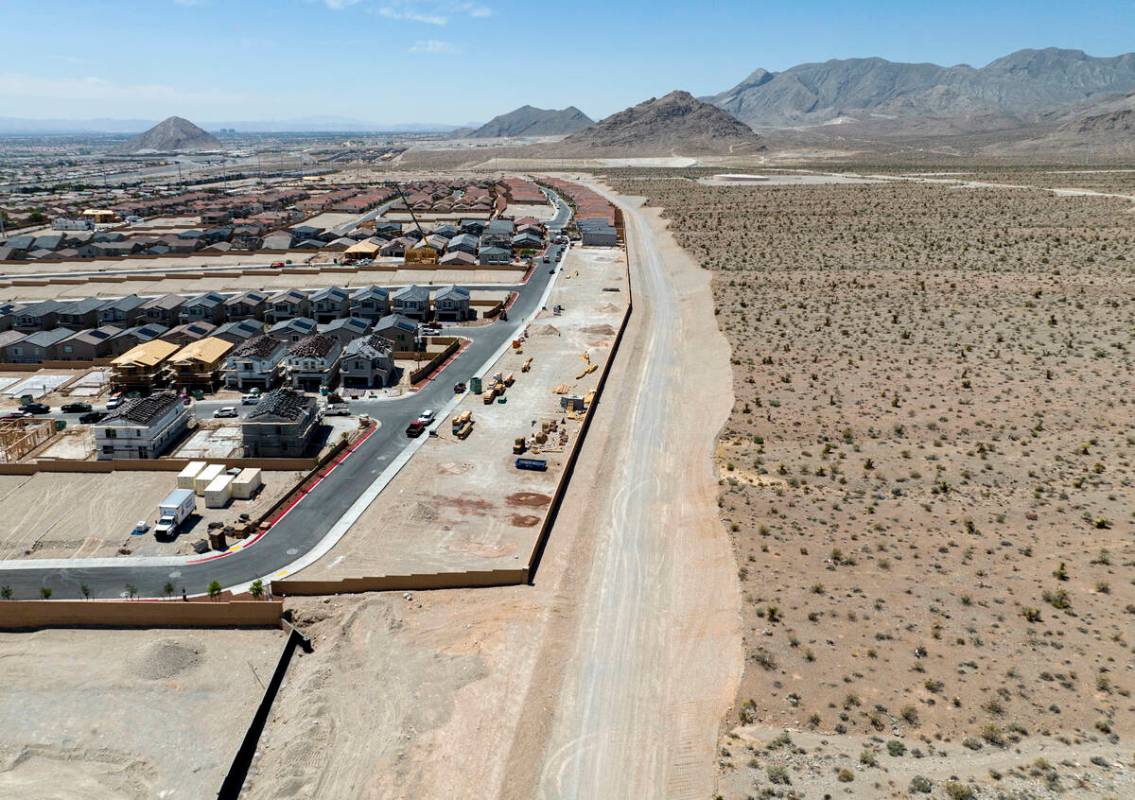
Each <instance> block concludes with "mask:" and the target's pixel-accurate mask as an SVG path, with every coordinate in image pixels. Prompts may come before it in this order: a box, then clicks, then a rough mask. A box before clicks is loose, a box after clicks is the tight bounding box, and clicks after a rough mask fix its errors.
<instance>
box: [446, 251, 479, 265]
mask: <svg viewBox="0 0 1135 800" xmlns="http://www.w3.org/2000/svg"><path fill="white" fill-rule="evenodd" d="M437 263H439V264H441V265H442V266H443V267H446V266H457V267H472V266H474V265H476V263H477V257H476V256H475V255H473V254H472V253H466V252H465V251H464V250H451V251H450V252H448V253H446V254H445V255H444V256H442V257H441V258H440V259H438V262H437Z"/></svg>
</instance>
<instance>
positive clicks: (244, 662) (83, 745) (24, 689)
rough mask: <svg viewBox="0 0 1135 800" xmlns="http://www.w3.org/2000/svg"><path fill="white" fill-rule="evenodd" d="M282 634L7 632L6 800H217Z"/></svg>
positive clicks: (0, 640) (2, 637) (2, 756)
mask: <svg viewBox="0 0 1135 800" xmlns="http://www.w3.org/2000/svg"><path fill="white" fill-rule="evenodd" d="M283 644H284V637H283V635H282V634H281V633H280V632H279V631H272V630H268V631H251V630H249V631H235V630H213V631H185V630H169V631H124V630H117V631H108V630H97V631H96V630H44V631H37V632H35V633H3V634H0V653H3V661H4V691H3V692H0V796H2V797H5V798H10V800H41V798H83V800H151V798H155V797H162V798H169V799H170V800H174V799H176V798H186V800H188V799H189V798H202V797H214V796H215V795H216V792H217V790H218V789H219V788H220V785H221V780H222V779H223V778H224V775H225V772H226V770H227V769H228V767H229V765H230V763H231V762H232V758H233V755H234V754H235V753H236V749H237V747H238V746H239V745H240V742H241V740H242V738H243V737H244V734H245V731H246V730H247V729H248V723H249V722H250V721H251V719H252V714H253V713H254V711H255V710H256V705H257V704H258V703H259V702H260V698H261V696H262V694H263V688H262V686H263V684H265V683H267V681H268V679H269V678H270V677H271V674H272V670H273V669H274V668H275V666H276V661H277V659H278V658H279V656H280V652H281V650H282V648H283Z"/></svg>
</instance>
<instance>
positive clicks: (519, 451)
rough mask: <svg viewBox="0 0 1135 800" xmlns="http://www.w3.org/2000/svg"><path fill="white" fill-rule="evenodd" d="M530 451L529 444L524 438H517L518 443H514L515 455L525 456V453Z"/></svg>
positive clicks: (513, 450)
mask: <svg viewBox="0 0 1135 800" xmlns="http://www.w3.org/2000/svg"><path fill="white" fill-rule="evenodd" d="M527 449H528V443H527V441H526V440H525V438H524V437H523V436H517V437H516V441H514V442H513V443H512V452H513V454H514V455H518V456H519V455H523V454H524V451H525V450H527Z"/></svg>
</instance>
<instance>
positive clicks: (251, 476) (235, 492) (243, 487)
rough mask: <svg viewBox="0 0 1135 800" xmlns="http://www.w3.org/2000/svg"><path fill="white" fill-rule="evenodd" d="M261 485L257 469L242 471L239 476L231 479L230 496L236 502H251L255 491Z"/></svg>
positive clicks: (250, 468) (262, 482) (251, 468)
mask: <svg viewBox="0 0 1135 800" xmlns="http://www.w3.org/2000/svg"><path fill="white" fill-rule="evenodd" d="M263 484H264V481H263V480H262V479H261V477H260V469H259V468H258V467H249V468H248V469H243V470H241V471H240V474H239V475H237V476H236V477H235V478H233V482H232V496H233V498H234V499H236V500H251V499H252V498H253V496H254V495H255V494H256V490H257V489H259V488H260V487H261V486H262V485H263Z"/></svg>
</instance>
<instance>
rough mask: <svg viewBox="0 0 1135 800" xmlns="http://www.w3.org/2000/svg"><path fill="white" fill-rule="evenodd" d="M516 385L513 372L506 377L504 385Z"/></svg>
mask: <svg viewBox="0 0 1135 800" xmlns="http://www.w3.org/2000/svg"><path fill="white" fill-rule="evenodd" d="M514 383H516V376H515V375H513V374H512V373H511V372H510V373H508V374H507V375H505V376H504V385H505V386H512V384H514Z"/></svg>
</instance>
